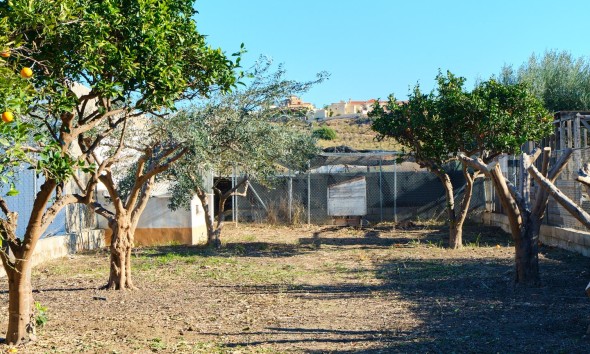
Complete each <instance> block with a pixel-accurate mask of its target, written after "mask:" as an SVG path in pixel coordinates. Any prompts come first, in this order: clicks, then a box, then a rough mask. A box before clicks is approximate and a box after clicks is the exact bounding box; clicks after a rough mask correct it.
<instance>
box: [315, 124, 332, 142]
mask: <svg viewBox="0 0 590 354" xmlns="http://www.w3.org/2000/svg"><path fill="white" fill-rule="evenodd" d="M312 135H313V136H314V137H315V138H317V139H322V140H334V139H336V132H335V131H334V129H332V128H330V127H328V126H325V125H324V126H321V127H319V128H318V129H316V130H314V131H313V133H312Z"/></svg>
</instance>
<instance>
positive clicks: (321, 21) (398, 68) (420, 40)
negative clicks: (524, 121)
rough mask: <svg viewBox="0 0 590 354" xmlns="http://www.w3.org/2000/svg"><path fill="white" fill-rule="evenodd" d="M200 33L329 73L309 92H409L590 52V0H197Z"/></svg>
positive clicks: (314, 98) (341, 96)
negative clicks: (560, 53) (537, 57)
mask: <svg viewBox="0 0 590 354" xmlns="http://www.w3.org/2000/svg"><path fill="white" fill-rule="evenodd" d="M195 7H196V9H197V11H199V14H198V15H197V16H196V19H197V26H198V28H199V31H200V32H201V33H203V34H206V35H207V36H208V42H209V43H210V44H211V45H212V46H214V47H221V48H222V49H223V50H224V51H226V52H227V53H232V52H234V51H237V50H238V49H239V46H240V43H242V42H243V43H244V44H245V46H246V49H247V50H248V53H246V55H245V57H244V59H243V60H244V66H247V65H248V64H251V63H253V62H254V61H255V60H256V59H257V58H258V56H259V55H261V54H264V55H267V56H269V57H271V58H273V60H274V62H276V63H284V65H285V68H286V70H287V76H288V78H289V79H294V80H310V79H313V78H314V77H315V74H316V73H318V72H320V71H322V70H325V71H327V72H329V73H330V75H331V77H330V79H329V80H328V81H327V82H325V83H322V84H320V85H318V86H316V87H314V88H313V89H312V90H310V91H309V92H308V93H306V94H304V95H303V99H304V100H305V101H307V102H312V103H314V104H315V105H316V106H319V107H321V106H322V105H324V104H329V103H332V102H337V101H340V100H348V99H349V98H352V99H353V100H367V99H370V98H382V99H384V98H386V97H387V96H388V95H389V94H390V93H394V94H395V95H396V97H397V98H400V99H404V98H406V97H407V93H408V89H409V87H411V86H413V85H414V84H416V83H417V82H419V83H420V85H421V87H422V88H423V89H425V90H430V89H431V88H432V87H433V83H434V77H435V76H436V74H437V72H438V70H439V68H440V69H442V70H443V71H445V70H451V71H452V72H453V73H455V74H457V75H461V76H464V77H466V78H467V79H468V83H467V85H468V87H472V86H473V83H474V82H475V80H477V79H478V78H481V79H487V78H489V77H490V76H491V75H492V74H497V73H498V72H499V71H500V68H501V67H502V65H504V64H505V63H506V64H513V65H515V66H519V65H520V64H522V63H523V62H524V61H526V60H527V59H528V58H529V57H530V55H531V54H532V53H536V54H543V53H544V52H545V51H546V50H553V49H555V50H567V51H569V52H571V53H572V54H573V55H574V56H576V57H579V56H588V55H590V35H589V34H590V27H588V24H587V15H588V14H589V13H590V1H587V0H586V1H582V0H579V1H567V0H564V1H560V2H556V1H548V0H536V1H530V0H520V1H519V0H511V1H504V0H495V1H491V0H489V1H459V0H455V1H449V0H446V1H435V0H422V1H411V0H410V1H397V0H373V1H353V0H314V1H311V0H298V1H282V0H276V1H273V0H264V1H263V0H247V1H246V0H197V2H196V6H195Z"/></svg>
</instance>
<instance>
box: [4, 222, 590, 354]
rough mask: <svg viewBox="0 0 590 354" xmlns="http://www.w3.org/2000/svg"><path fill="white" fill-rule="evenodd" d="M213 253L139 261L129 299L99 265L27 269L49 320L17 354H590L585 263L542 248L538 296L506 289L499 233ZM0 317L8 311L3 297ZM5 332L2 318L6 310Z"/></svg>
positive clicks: (508, 268)
mask: <svg viewBox="0 0 590 354" xmlns="http://www.w3.org/2000/svg"><path fill="white" fill-rule="evenodd" d="M226 231H227V232H226V234H225V238H224V239H225V245H224V248H223V249H222V250H221V251H219V252H217V251H212V250H200V249H197V248H194V247H182V246H170V247H160V248H147V249H139V250H137V252H136V257H135V258H134V260H133V263H134V276H135V283H136V285H137V286H138V287H139V288H140V290H139V291H134V292H123V293H119V292H107V291H103V290H97V288H98V287H99V286H100V285H103V283H104V282H105V280H106V279H107V275H108V272H107V265H108V258H107V254H106V253H104V252H99V253H93V254H85V255H76V256H74V257H71V258H69V259H62V260H56V261H53V262H50V263H47V264H44V265H43V266H41V267H38V268H36V269H35V271H34V274H33V279H34V280H33V284H34V288H35V294H34V295H35V299H36V300H37V301H39V302H40V303H41V304H42V305H43V306H46V307H47V308H48V310H47V317H48V322H47V325H46V326H45V327H44V328H42V329H41V330H40V331H39V338H40V340H39V341H38V342H37V343H34V344H31V345H28V346H26V347H24V348H22V347H21V348H19V352H21V353H78V352H81V353H151V352H160V353H277V352H278V353H282V352H296V353H299V352H306V353H325V352H333V353H380V352H382V353H390V352H407V353H416V352H420V353H426V352H430V353H450V352H484V353H488V352H489V353H496V352H501V353H505V352H512V353H523V352H530V353H539V352H548V353H556V352H563V353H576V352H577V353H586V352H588V351H589V349H588V344H589V343H588V342H589V339H588V336H587V335H586V329H587V328H588V325H589V324H590V317H589V314H590V299H588V298H586V296H585V294H584V287H585V286H586V283H587V282H588V281H589V280H590V259H588V258H584V257H581V256H578V255H575V254H572V253H569V252H564V251H560V250H557V249H549V248H546V247H543V248H542V255H541V271H542V278H543V282H544V285H543V287H541V288H536V289H520V288H514V287H513V286H512V285H511V280H512V277H513V269H512V262H513V252H514V251H513V248H512V247H510V246H509V242H508V235H507V234H505V233H503V232H502V231H499V230H498V229H495V228H483V227H468V228H467V230H466V243H468V246H467V247H465V248H464V249H462V250H458V251H451V250H447V249H445V248H443V247H441V246H442V245H443V244H444V239H445V236H446V233H445V230H444V229H440V228H438V227H434V226H419V227H415V228H412V229H411V230H395V229H394V228H393V227H387V226H384V227H381V228H375V229H364V230H356V229H348V228H344V229H336V228H329V227H324V228H319V227H317V228H313V229H307V228H285V227H256V226H243V225H242V226H241V227H240V228H239V229H234V228H232V227H228V228H227V229H226ZM0 290H1V291H2V294H1V295H0V296H2V300H3V301H2V303H3V304H7V297H8V296H7V294H6V284H5V283H2V289H0ZM0 323H1V324H2V327H1V328H0V330H2V331H5V326H6V305H4V306H2V308H0Z"/></svg>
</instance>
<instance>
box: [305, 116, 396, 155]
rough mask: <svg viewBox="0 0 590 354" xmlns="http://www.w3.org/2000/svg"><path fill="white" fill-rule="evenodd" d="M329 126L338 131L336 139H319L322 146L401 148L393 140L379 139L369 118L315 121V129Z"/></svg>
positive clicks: (361, 148)
mask: <svg viewBox="0 0 590 354" xmlns="http://www.w3.org/2000/svg"><path fill="white" fill-rule="evenodd" d="M324 125H325V126H328V127H330V128H331V129H333V130H334V131H335V132H336V139H334V140H319V142H318V144H319V145H320V147H322V148H326V147H332V146H342V145H345V146H348V147H350V148H353V149H355V150H399V149H400V145H399V144H398V143H397V142H396V141H394V140H392V139H387V140H384V141H381V142H379V141H377V140H376V139H375V137H376V136H377V134H376V133H375V132H374V131H373V130H372V129H371V121H370V120H369V119H368V118H342V119H332V120H328V121H325V122H320V123H319V124H318V123H317V122H314V123H313V129H314V130H315V129H317V128H319V127H320V126H324Z"/></svg>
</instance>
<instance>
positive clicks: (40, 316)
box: [35, 301, 48, 328]
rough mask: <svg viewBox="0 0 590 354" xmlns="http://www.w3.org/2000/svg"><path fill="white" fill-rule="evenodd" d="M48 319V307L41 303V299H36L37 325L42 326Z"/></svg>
mask: <svg viewBox="0 0 590 354" xmlns="http://www.w3.org/2000/svg"><path fill="white" fill-rule="evenodd" d="M47 321H48V318H47V307H46V306H43V305H41V303H40V302H39V301H35V323H36V324H37V327H39V328H42V327H43V326H45V324H46V323H47Z"/></svg>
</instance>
